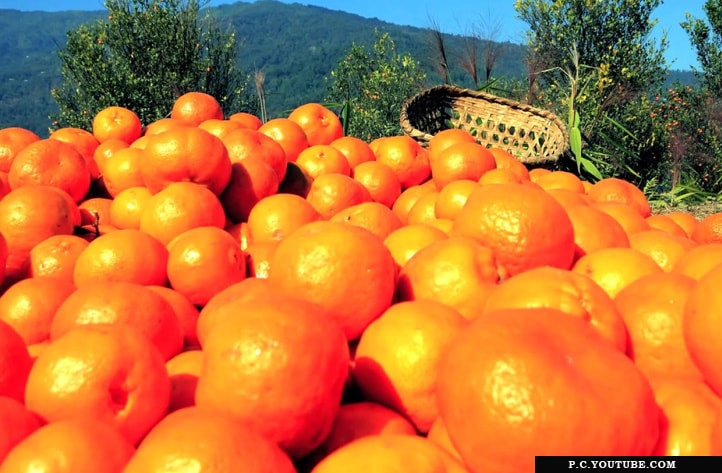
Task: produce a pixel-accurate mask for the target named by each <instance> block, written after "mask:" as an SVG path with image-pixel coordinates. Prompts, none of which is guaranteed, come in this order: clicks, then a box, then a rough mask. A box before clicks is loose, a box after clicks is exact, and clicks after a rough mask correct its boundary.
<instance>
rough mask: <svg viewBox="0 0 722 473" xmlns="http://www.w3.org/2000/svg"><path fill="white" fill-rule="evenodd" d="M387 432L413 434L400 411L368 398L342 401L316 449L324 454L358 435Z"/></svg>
mask: <svg viewBox="0 0 722 473" xmlns="http://www.w3.org/2000/svg"><path fill="white" fill-rule="evenodd" d="M389 434H398V435H417V433H416V429H415V428H414V425H413V424H412V423H411V422H409V421H408V420H407V419H406V418H405V417H404V416H403V415H401V414H399V413H398V412H396V411H394V410H392V409H389V408H388V407H384V406H382V405H381V404H378V403H375V402H369V401H360V402H352V403H349V404H342V405H341V407H340V408H339V411H338V415H336V419H335V420H334V421H333V427H332V428H331V432H330V433H329V434H328V436H327V437H326V440H325V441H324V442H323V445H322V446H321V448H320V449H319V450H320V451H321V453H322V455H323V456H326V455H328V454H330V453H331V452H334V451H336V450H338V449H339V448H341V447H343V446H344V445H346V444H348V443H351V442H353V441H354V440H356V439H359V438H361V437H366V436H370V435H389Z"/></svg>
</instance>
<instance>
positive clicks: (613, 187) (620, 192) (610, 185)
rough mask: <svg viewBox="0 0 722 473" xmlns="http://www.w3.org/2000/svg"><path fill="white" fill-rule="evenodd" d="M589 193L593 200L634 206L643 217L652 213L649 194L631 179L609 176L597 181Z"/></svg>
mask: <svg viewBox="0 0 722 473" xmlns="http://www.w3.org/2000/svg"><path fill="white" fill-rule="evenodd" d="M587 195H588V196H589V197H590V198H591V199H592V201H593V202H597V203H600V202H617V203H621V204H627V205H630V206H632V207H633V208H634V209H635V210H636V211H637V212H638V213H639V215H641V216H642V217H643V218H647V217H649V216H650V215H651V214H652V210H651V208H650V206H649V201H647V196H645V195H644V192H642V190H641V189H640V188H639V187H637V186H635V185H634V184H632V183H631V182H629V181H625V180H623V179H619V178H616V177H608V178H605V179H602V180H601V181H597V182H595V183H594V185H592V186H591V187H590V188H589V191H588V192H587Z"/></svg>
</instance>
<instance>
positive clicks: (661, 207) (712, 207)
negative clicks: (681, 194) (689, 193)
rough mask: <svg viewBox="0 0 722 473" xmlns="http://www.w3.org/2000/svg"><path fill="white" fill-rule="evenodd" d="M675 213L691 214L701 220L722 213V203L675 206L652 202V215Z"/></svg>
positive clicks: (681, 204)
mask: <svg viewBox="0 0 722 473" xmlns="http://www.w3.org/2000/svg"><path fill="white" fill-rule="evenodd" d="M674 211H681V212H689V213H691V214H693V215H694V216H695V217H697V218H698V219H700V220H701V219H703V218H705V217H706V216H708V215H711V214H713V213H718V212H722V201H720V200H709V201H705V202H701V203H696V202H695V203H685V202H679V203H674V204H670V203H665V202H652V213H655V214H665V213H668V212H674Z"/></svg>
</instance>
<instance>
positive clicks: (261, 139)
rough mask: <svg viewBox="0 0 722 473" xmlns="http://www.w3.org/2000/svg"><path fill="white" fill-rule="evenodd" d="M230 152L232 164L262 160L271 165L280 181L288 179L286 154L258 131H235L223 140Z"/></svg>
mask: <svg viewBox="0 0 722 473" xmlns="http://www.w3.org/2000/svg"><path fill="white" fill-rule="evenodd" d="M221 141H223V144H224V145H225V146H226V149H227V150H228V158H229V159H230V160H231V162H232V163H237V162H240V161H243V160H244V159H245V158H247V157H249V156H253V157H255V158H260V159H262V160H263V161H265V162H266V163H267V164H269V165H270V166H271V167H272V168H273V170H274V171H275V172H276V174H277V175H278V180H279V182H280V181H283V179H284V178H285V177H286V167H287V164H288V161H287V160H286V152H285V151H284V150H283V147H282V146H281V145H280V144H279V143H278V142H277V141H276V140H274V139H273V138H271V137H270V136H268V135H265V134H263V133H261V132H260V131H257V130H252V129H247V128H243V129H240V130H233V131H232V132H230V133H228V134H227V135H225V136H223V137H222V138H221Z"/></svg>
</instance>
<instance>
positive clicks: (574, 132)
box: [569, 126, 582, 164]
mask: <svg viewBox="0 0 722 473" xmlns="http://www.w3.org/2000/svg"><path fill="white" fill-rule="evenodd" d="M569 146H570V147H571V149H572V153H574V157H575V158H576V160H577V164H579V161H580V160H581V159H582V132H581V131H580V130H579V127H578V126H574V127H572V129H571V130H569Z"/></svg>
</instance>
